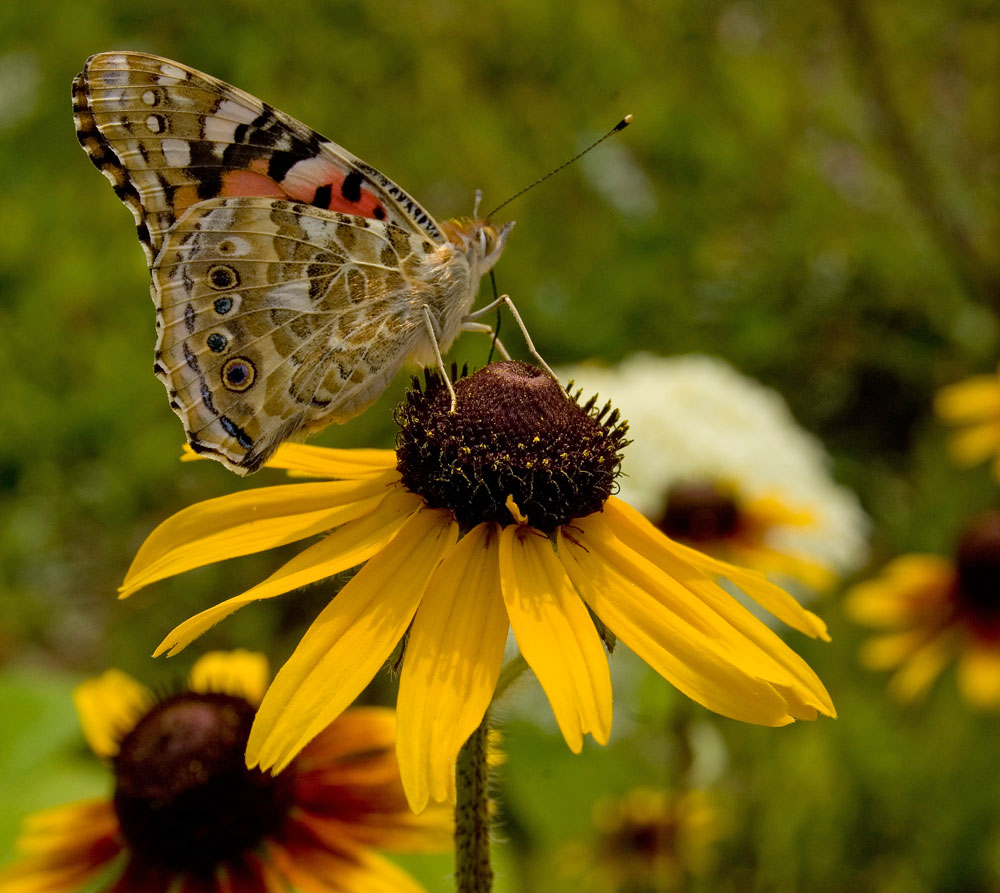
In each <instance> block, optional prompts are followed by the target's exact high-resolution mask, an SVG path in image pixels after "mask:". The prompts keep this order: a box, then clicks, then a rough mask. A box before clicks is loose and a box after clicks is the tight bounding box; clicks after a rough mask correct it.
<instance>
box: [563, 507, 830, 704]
mask: <svg viewBox="0 0 1000 893" xmlns="http://www.w3.org/2000/svg"><path fill="white" fill-rule="evenodd" d="M576 530H579V531H580V535H579V537H578V536H577V534H576ZM574 538H575V539H576V538H579V540H580V542H581V543H582V544H583V546H584V547H585V548H586V549H587V550H588V551H589V552H590V553H591V554H592V556H593V559H594V561H595V562H596V561H603V562H604V564H605V565H607V566H608V567H610V568H613V569H614V571H615V572H616V573H617V574H619V575H620V576H621V578H622V579H623V580H627V581H629V582H630V583H631V584H632V587H633V590H641V591H643V592H646V593H648V595H649V596H650V598H653V599H654V600H656V601H657V602H659V604H660V606H661V607H662V608H663V609H666V611H668V612H670V613H672V614H673V615H675V618H676V620H677V621H679V622H681V623H686V624H690V625H691V626H692V627H693V628H694V629H695V630H697V631H698V632H700V633H701V634H702V635H703V636H705V638H706V640H707V642H708V647H709V648H710V649H711V650H712V651H714V652H715V653H716V655H717V656H718V657H719V658H721V659H722V660H723V661H727V662H729V663H732V664H737V665H738V666H740V667H741V669H742V670H744V671H745V672H746V673H747V674H748V675H750V676H757V677H759V678H761V679H763V680H765V681H766V682H769V683H771V684H772V685H773V686H775V687H776V688H777V689H778V690H779V691H780V692H781V693H782V694H783V695H784V697H785V698H786V700H787V701H788V707H789V708H790V710H791V713H792V715H793V716H795V717H796V718H798V719H815V718H816V712H817V711H819V712H821V713H825V714H826V715H827V716H835V715H836V711H835V710H834V707H833V701H832V700H831V699H830V695H829V693H828V692H827V690H826V688H825V687H824V686H823V683H822V682H820V680H819V677H818V676H817V675H816V674H815V673H814V672H813V670H812V669H811V668H810V667H809V665H808V664H807V663H806V662H805V661H804V660H803V659H802V658H801V657H799V655H797V654H796V653H795V652H794V651H792V649H791V648H789V647H788V645H786V644H785V643H784V642H783V641H782V640H781V639H780V638H779V637H778V636H777V635H776V634H775V633H774V631H773V630H770V629H768V628H767V626H765V625H764V624H763V623H762V622H761V621H760V620H758V619H757V618H756V617H754V616H753V614H751V613H750V612H749V611H748V610H747V609H746V608H744V607H743V606H742V605H741V604H740V603H739V602H738V601H736V599H734V598H733V597H732V596H731V595H729V593H727V592H726V591H725V590H723V589H722V588H721V587H720V586H718V585H717V584H716V583H714V582H713V581H712V580H710V579H708V578H707V577H705V576H704V575H703V574H701V573H700V572H698V571H697V570H695V569H694V568H691V567H690V566H687V565H684V564H683V562H680V561H679V560H674V561H673V563H672V564H668V565H667V566H666V567H662V566H657V565H656V564H654V563H653V562H650V561H648V560H646V558H644V557H643V556H641V555H639V554H638V553H636V552H633V551H632V550H631V549H630V548H629V547H628V546H627V545H625V544H624V543H622V541H621V540H619V539H618V538H617V537H616V536H615V533H614V529H613V527H612V526H611V524H610V523H608V521H606V520H605V519H604V518H603V516H602V515H599V514H594V515H591V516H589V517H588V518H583V519H579V520H577V521H575V522H574ZM564 540H565V537H563V538H562V539H561V540H560V556H562V554H563V546H562V543H563V542H564ZM578 548H579V547H578ZM571 575H572V574H571ZM574 579H575V578H574ZM636 597H637V598H638V597H640V596H639V595H638V593H637V595H636ZM651 610H653V611H657V610H659V609H658V608H652V609H651ZM595 611H596V609H595ZM598 616H601V615H600V614H598ZM602 619H603V617H602ZM626 644H627V642H626Z"/></svg>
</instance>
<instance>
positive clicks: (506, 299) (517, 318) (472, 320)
mask: <svg viewBox="0 0 1000 893" xmlns="http://www.w3.org/2000/svg"><path fill="white" fill-rule="evenodd" d="M501 304H506V305H507V309H508V310H510V315H511V316H513V317H514V322H516V323H517V327H518V328H519V329H520V330H521V334H522V335H523V336H524V343H525V345H526V346H527V348H528V353H530V354H531V355H532V356H533V357H534V358H535V359H536V360H537V361H538V365H539V366H541V367H542V368H543V369H544V370H545V371H546V372H547V373H548V374H549V376H550V377H551V378H553V379H555V380H556V381H558V380H559V379H558V378H556V374H555V372H553V371H552V370H551V369H550V368H549V364H548V363H546V362H545V360H543V359H542V355H541V354H540V353H539V352H538V350H537V349H536V348H535V343H534V342H533V341H532V340H531V335H529V334H528V327H527V326H525V324H524V320H522V319H521V314H520V313H518V312H517V308H516V307H515V306H514V302H513V301H512V300H511V299H510V295H500V297H499V298H497V299H496V300H494V301H490V303H489V304H487V305H486V306H485V307H480V308H479V309H478V310H474V311H473V312H472V313H469V314H468V315H466V317H465V318H464V319H463V320H462V329H463V331H466V332H481V331H482V329H477V328H469V326H470V324H471V325H476V324H477V323H476V320H478V319H480V318H481V317H483V316H485V315H486V314H487V313H489V312H490V311H491V310H494V309H495V308H497V307H499V306H500V305H501Z"/></svg>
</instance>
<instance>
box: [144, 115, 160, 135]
mask: <svg viewBox="0 0 1000 893" xmlns="http://www.w3.org/2000/svg"><path fill="white" fill-rule="evenodd" d="M146 127H148V128H149V131H150V133H159V132H160V130H161V128H162V127H163V122H162V121H161V120H160V119H159V118H158V117H157V116H156V115H150V116H149V117H148V118H147V119H146Z"/></svg>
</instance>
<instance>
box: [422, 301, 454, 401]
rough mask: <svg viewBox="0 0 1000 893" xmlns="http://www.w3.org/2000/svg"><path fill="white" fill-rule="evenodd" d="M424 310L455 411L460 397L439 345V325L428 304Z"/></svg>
mask: <svg viewBox="0 0 1000 893" xmlns="http://www.w3.org/2000/svg"><path fill="white" fill-rule="evenodd" d="M423 312H424V326H425V327H426V328H427V334H428V335H430V338H431V344H433V345H434V357H435V359H436V360H437V367H438V372H440V373H441V380H442V381H443V382H444V384H445V387H446V388H448V393H449V394H451V409H450V410H448V411H449V412H454V411H455V407H456V406H458V397H456V396H455V389H454V388H453V387H452V385H451V378H449V376H448V373H447V371H446V370H445V368H444V358H443V357H442V356H441V348H440V347H439V346H438V330H437V326H435V325H434V318H433V317H432V316H431V309H430V307H428V306H427V305H426V304H424V306H423Z"/></svg>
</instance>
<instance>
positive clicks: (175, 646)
mask: <svg viewBox="0 0 1000 893" xmlns="http://www.w3.org/2000/svg"><path fill="white" fill-rule="evenodd" d="M421 504H422V501H421V500H420V498H419V497H418V496H414V495H413V494H412V493H407V492H405V491H402V490H399V491H395V492H394V491H390V494H389V495H388V496H386V497H385V498H384V499H382V500H381V501H380V502H378V503H377V504H376V507H375V509H374V510H373V511H371V512H370V513H369V514H367V515H365V516H364V517H362V518H358V519H357V520H355V521H353V522H351V523H348V524H344V525H343V526H342V527H340V528H339V529H338V530H335V531H333V533H330V534H328V535H327V536H326V537H324V538H323V539H322V540H320V541H319V542H318V543H316V544H314V545H312V546H310V547H309V548H308V549H305V550H304V551H302V552H300V553H299V554H298V555H296V556H295V557H294V558H293V559H291V561H288V562H287V563H285V564H284V565H282V566H281V567H280V568H278V570H276V571H275V572H274V573H273V574H271V576H269V577H268V578H267V579H266V580H263V581H262V582H260V583H258V584H257V585H256V586H254V587H253V588H252V589H248V590H247V591H246V592H244V593H242V594H241V595H236V596H233V597H232V598H230V599H226V601H224V602H220V603H219V604H217V605H213V606H212V607H211V608H206V609H205V610H204V611H201V612H200V613H198V614H195V615H194V617H189V618H188V619H187V620H185V621H184V622H183V623H181V624H179V625H178V626H176V627H175V628H174V629H173V630H171V631H170V633H168V634H167V636H166V638H164V640H163V641H162V642H161V643H160V644H159V645H158V646H157V649H156V651H154V652H153V657H159V656H160V655H161V654H163V653H164V652H165V651H168V649H169V655H170V656H171V657H172V656H173V655H175V654H177V653H178V652H179V651H181V650H182V649H183V648H186V647H187V646H188V645H190V644H191V642H193V641H194V640H195V639H197V638H198V636H200V635H202V633H204V632H206V631H207V630H209V629H210V628H211V627H213V626H215V624H216V623H218V622H219V621H220V620H222V619H223V618H224V617H228V616H229V615H230V614H232V613H233V612H234V611H236V610H238V609H239V608H242V607H243V606H244V605H248V604H250V603H251V602H253V601H258V600H260V599H265V598H274V597H275V596H278V595H284V594H285V593H286V592H291V590H293V589H299V588H301V587H302V586H308V585H309V584H310V583H315V582H316V581H317V580H324V579H326V578H327V577H332V576H333V575H334V574H338V573H340V572H341V571H342V570H346V569H348V568H351V567H355V566H357V565H359V564H361V563H362V562H364V561H367V560H368V559H369V558H370V557H371V556H372V555H374V554H376V553H377V552H379V551H380V550H381V549H382V548H383V547H384V546H385V544H386V543H388V542H389V540H391V539H392V538H393V537H394V536H395V535H396V533H397V532H398V531H399V529H400V528H401V527H402V526H403V523H404V522H405V521H406V519H407V518H408V517H410V515H412V514H413V513H414V512H415V511H416V510H417V509H418V508H419V507H420V505H421Z"/></svg>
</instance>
